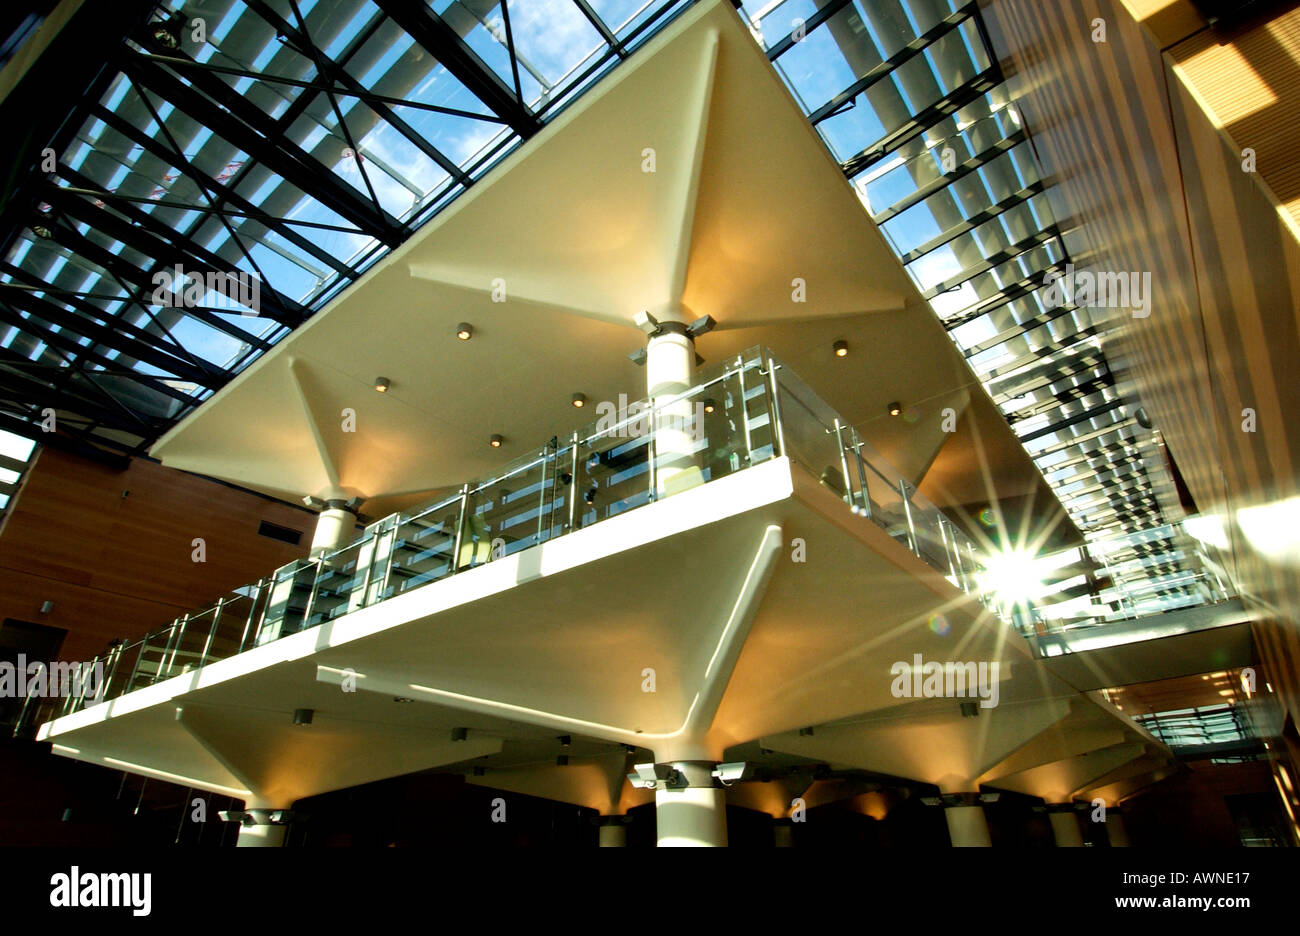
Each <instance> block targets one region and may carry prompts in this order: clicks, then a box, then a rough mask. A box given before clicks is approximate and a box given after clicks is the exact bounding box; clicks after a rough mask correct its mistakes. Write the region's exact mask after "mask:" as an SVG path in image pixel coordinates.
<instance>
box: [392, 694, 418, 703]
mask: <svg viewBox="0 0 1300 936" xmlns="http://www.w3.org/2000/svg"><path fill="white" fill-rule="evenodd" d="M393 701H394V702H414V701H415V700H414V699H408V698H407V697H406V696H400V695H395V696H393Z"/></svg>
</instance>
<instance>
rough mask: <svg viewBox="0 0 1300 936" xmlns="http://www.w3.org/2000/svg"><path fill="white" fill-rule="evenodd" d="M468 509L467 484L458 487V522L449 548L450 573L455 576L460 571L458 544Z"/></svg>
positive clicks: (463, 529) (461, 536)
mask: <svg viewBox="0 0 1300 936" xmlns="http://www.w3.org/2000/svg"><path fill="white" fill-rule="evenodd" d="M468 508H469V484H468V483H466V484H462V485H461V486H460V520H459V521H457V523H456V540H455V542H454V543H453V544H452V547H451V572H450V573H448V574H450V575H455V574H456V572H457V571H459V570H460V544H461V540H462V539H463V538H464V536H465V511H466V510H467V509H468Z"/></svg>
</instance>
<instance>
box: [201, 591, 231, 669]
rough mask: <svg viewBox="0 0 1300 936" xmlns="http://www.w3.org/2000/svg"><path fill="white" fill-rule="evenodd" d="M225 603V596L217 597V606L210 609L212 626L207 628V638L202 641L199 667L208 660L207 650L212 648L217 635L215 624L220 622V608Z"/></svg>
mask: <svg viewBox="0 0 1300 936" xmlns="http://www.w3.org/2000/svg"><path fill="white" fill-rule="evenodd" d="M225 604H226V599H225V597H221V598H218V599H217V606H216V608H215V609H213V611H212V626H211V627H210V628H208V639H207V640H205V641H204V642H203V652H202V653H200V654H199V666H200V667H201V666H203V664H204V663H206V662H207V661H208V651H209V650H210V649H212V640H213V638H214V637H216V635H217V625H218V624H219V623H220V622H221V609H222V608H223V607H225Z"/></svg>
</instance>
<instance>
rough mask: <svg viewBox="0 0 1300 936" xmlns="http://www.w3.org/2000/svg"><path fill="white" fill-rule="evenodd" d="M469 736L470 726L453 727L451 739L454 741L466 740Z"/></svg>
mask: <svg viewBox="0 0 1300 936" xmlns="http://www.w3.org/2000/svg"><path fill="white" fill-rule="evenodd" d="M468 737H469V729H468V728H453V729H451V740H453V741H464V740H465V739H466V738H468Z"/></svg>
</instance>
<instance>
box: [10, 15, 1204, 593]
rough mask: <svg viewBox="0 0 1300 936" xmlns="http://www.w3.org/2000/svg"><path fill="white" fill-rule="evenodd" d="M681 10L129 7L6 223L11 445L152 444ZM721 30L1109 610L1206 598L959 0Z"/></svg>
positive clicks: (1024, 143) (135, 447)
mask: <svg viewBox="0 0 1300 936" xmlns="http://www.w3.org/2000/svg"><path fill="white" fill-rule="evenodd" d="M691 5H692V4H691V3H685V2H678V3H671V2H661V3H654V2H650V3H642V2H636V0H626V2H619V0H602V2H597V0H590V2H583V0H547V2H538V3H528V4H523V3H515V4H500V3H492V2H490V0H482V2H469V0H466V2H452V0H437V2H434V3H431V4H425V3H419V2H401V0H375V2H371V0H329V2H327V0H241V2H232V0H203V2H201V3H176V2H173V3H171V4H170V5H169V8H170V9H173V10H175V11H177V19H178V20H179V21H181V25H183V26H184V27H185V28H180V29H176V30H174V31H173V33H172V35H173V36H175V37H176V39H177V41H175V42H169V41H168V36H167V34H166V30H163V29H159V28H158V27H159V25H160V24H159V23H157V22H152V23H151V22H148V13H147V10H146V11H145V13H144V15H142V16H141V17H140V19H139V22H138V23H137V24H134V25H133V27H132V29H131V31H130V33H129V34H128V35H127V36H126V37H125V39H124V41H123V42H122V43H121V44H120V48H115V49H114V50H113V53H112V56H111V58H110V61H109V62H108V63H107V64H106V66H105V68H104V70H103V72H102V73H101V74H100V75H99V76H98V77H97V78H96V80H95V81H94V82H92V83H91V84H90V86H89V88H88V89H87V91H86V93H85V95H84V98H83V100H82V101H81V103H80V104H79V105H78V107H77V109H76V110H75V111H74V112H73V113H72V115H71V117H70V118H69V119H68V120H67V121H65V122H64V123H63V124H62V125H61V126H60V128H59V131H58V134H57V135H56V142H57V143H58V145H57V147H56V149H57V154H58V165H57V167H56V169H55V171H54V172H53V173H52V174H50V175H49V176H48V177H46V176H44V175H42V176H40V177H39V179H37V180H36V181H35V182H34V183H33V184H32V185H31V186H29V188H28V189H27V190H25V194H26V195H27V196H28V197H29V199H30V201H31V205H32V213H30V214H29V215H28V216H27V217H26V219H25V222H26V223H25V226H19V227H18V228H16V229H14V230H12V231H10V230H8V229H6V230H5V231H4V232H0V233H3V234H4V235H5V236H7V237H8V238H9V239H8V242H7V245H6V251H5V259H4V261H3V263H2V264H0V410H2V413H0V415H4V416H5V417H6V419H7V420H11V421H7V422H6V423H5V425H6V426H7V427H9V426H12V425H15V424H18V425H22V424H26V425H28V426H30V425H31V423H32V422H34V421H37V420H38V419H39V413H40V411H41V410H42V409H43V408H45V407H52V408H54V409H55V410H57V411H58V413H59V414H60V418H61V420H62V422H63V425H64V427H65V429H67V430H68V431H70V432H71V433H72V434H74V435H75V436H78V437H80V438H81V439H83V440H85V441H88V442H93V443H95V444H97V445H108V446H116V447H118V448H121V449H125V450H127V451H141V450H143V449H145V448H147V447H148V446H149V445H150V444H151V443H152V442H153V441H154V440H156V439H157V438H158V437H159V436H161V435H162V434H163V433H165V432H166V431H167V430H168V429H169V428H170V427H172V426H174V425H175V424H176V422H177V421H178V420H180V419H181V418H182V417H184V416H185V415H186V414H188V413H190V412H192V411H194V408H195V407H196V406H197V405H198V404H199V403H201V402H203V401H204V400H206V399H208V398H209V397H210V396H211V395H212V394H213V393H215V392H217V391H218V390H220V389H221V388H222V387H224V386H226V385H227V384H229V383H230V382H231V380H232V379H234V378H235V377H236V376H237V375H239V374H240V373H241V372H243V371H244V370H245V369H247V368H248V366H249V365H250V364H251V363H253V362H254V361H256V360H258V359H259V358H261V357H262V356H263V355H264V354H266V352H268V351H269V350H271V349H272V348H273V347H274V346H275V345H276V344H277V343H278V342H279V341H281V340H282V339H283V338H284V337H286V336H287V335H288V334H290V333H291V332H292V331H294V330H295V329H297V328H298V327H299V326H300V325H302V324H303V323H305V322H307V321H308V320H309V319H310V318H311V317H312V316H313V315H314V313H316V312H317V311H319V310H320V309H322V308H323V307H324V306H325V305H326V304H327V303H329V302H330V301H331V300H334V299H336V298H337V297H338V296H340V294H341V293H342V292H343V291H344V290H345V289H346V288H347V287H348V286H349V285H351V284H353V283H355V282H356V281H357V280H358V279H360V278H361V276H362V275H363V274H364V273H365V272H366V271H367V270H369V269H371V268H373V267H375V266H376V264H378V263H379V262H380V261H381V260H383V258H384V257H386V256H388V255H389V254H390V252H391V251H392V250H394V249H395V248H398V247H400V246H401V245H402V244H404V243H405V242H406V241H407V240H408V239H409V238H410V237H411V236H412V234H413V233H414V232H415V230H416V229H417V228H418V227H419V226H420V225H422V224H424V223H425V222H426V221H428V220H429V219H431V218H433V217H436V216H437V215H438V214H439V212H441V211H442V210H443V209H445V208H447V207H448V206H449V205H453V204H455V203H456V201H457V200H458V197H459V196H460V195H461V194H463V193H465V192H472V191H473V190H474V188H475V186H476V185H477V184H478V182H479V180H481V179H484V177H485V176H487V175H489V174H490V172H491V170H492V169H493V168H494V167H495V166H497V165H498V164H500V163H501V162H502V161H503V160H504V159H505V158H506V157H507V156H508V155H509V154H510V153H511V152H512V151H514V150H515V149H516V148H517V147H518V146H519V145H520V144H521V143H523V142H525V141H527V140H528V139H530V138H532V137H534V136H536V135H537V134H538V133H539V132H541V131H542V130H543V128H544V127H545V126H546V125H547V124H549V123H550V122H551V121H552V120H553V119H554V118H555V117H556V116H557V115H560V114H562V113H563V112H564V110H565V107H566V106H567V105H569V104H572V103H573V102H574V101H576V100H579V95H580V94H581V93H582V92H583V91H585V90H587V89H589V88H590V87H592V86H594V85H596V84H597V82H598V80H600V79H601V78H602V76H604V75H605V74H606V73H607V72H609V73H610V74H611V76H613V75H617V74H618V69H617V67H616V66H618V65H619V63H620V62H621V61H622V60H623V59H625V58H628V57H632V56H634V52H635V50H636V49H637V48H638V47H640V46H641V45H644V44H645V42H647V41H648V40H649V39H650V38H651V37H652V36H653V35H654V34H655V33H657V32H658V31H660V30H661V29H662V28H663V27H664V26H665V25H667V24H668V23H670V22H671V21H672V20H673V19H674V18H675V17H677V16H678V15H680V13H681V12H683V11H684V10H685V9H686V8H687V7H689V6H691ZM124 8H125V7H124ZM742 14H743V15H744V16H745V17H746V18H747V19H748V21H749V23H750V25H751V26H752V29H753V31H754V33H755V35H756V37H757V38H759V41H760V45H761V47H762V48H763V49H764V51H765V52H766V54H767V58H768V59H769V60H770V62H771V63H772V66H773V68H774V70H775V73H776V74H777V75H779V76H780V78H781V79H782V80H783V81H784V82H785V84H786V86H787V87H788V89H789V91H790V92H791V94H792V95H793V97H794V99H795V100H796V102H797V103H798V105H799V107H800V108H801V109H802V111H803V113H804V114H805V116H806V117H807V120H808V122H809V124H810V125H811V126H812V127H814V128H815V129H816V131H817V133H818V134H819V135H820V138H821V140H822V141H823V142H824V144H825V147H826V149H827V151H828V152H829V153H830V155H831V157H832V158H833V160H834V161H835V162H836V163H838V164H839V166H840V169H841V171H842V173H843V175H844V176H845V177H846V178H847V179H849V180H850V182H851V183H852V185H853V186H854V188H855V189H856V190H857V191H858V193H859V195H860V198H861V202H862V205H863V208H864V216H865V217H869V218H870V219H871V220H872V221H873V222H874V223H875V224H876V225H878V226H879V229H880V231H881V232H882V233H883V235H884V238H885V239H886V241H887V242H888V243H889V244H890V246H892V247H893V250H894V253H895V254H896V255H897V256H898V258H899V259H900V260H901V261H902V262H903V266H904V269H905V270H906V271H907V273H908V274H909V275H910V277H911V280H912V283H913V284H914V286H915V289H916V290H917V291H919V293H920V294H921V295H922V296H923V297H924V298H925V299H926V300H928V301H929V303H930V305H931V307H932V309H933V313H934V316H935V318H936V321H938V322H940V323H941V324H942V326H943V328H944V329H945V330H946V331H947V333H948V335H949V337H951V339H952V341H953V343H954V346H955V347H956V348H957V349H958V350H959V351H960V353H961V354H962V355H963V356H964V357H965V358H966V359H967V361H968V362H969V364H970V366H971V368H972V369H973V370H974V371H975V373H976V375H977V376H978V377H979V380H980V382H981V383H982V384H983V385H984V387H985V389H986V390H987V391H988V394H989V396H991V398H992V401H993V403H994V404H996V406H997V407H998V408H999V409H1000V410H1001V411H1002V413H1003V415H1004V416H1005V418H1006V420H1007V422H1008V423H1009V424H1010V425H1011V427H1012V428H1013V429H1014V431H1015V433H1016V435H1017V436H1018V437H1019V439H1020V442H1021V443H1022V444H1023V446H1024V449H1025V450H1026V451H1027V452H1028V453H1029V454H1030V455H1031V456H1032V457H1033V459H1034V462H1035V463H1036V464H1037V466H1038V468H1039V469H1040V470H1041V471H1042V472H1043V475H1044V476H1045V478H1046V481H1047V483H1049V484H1050V485H1051V486H1052V488H1053V489H1054V490H1055V492H1056V494H1057V495H1058V496H1059V497H1060V498H1061V499H1062V501H1063V502H1064V504H1065V506H1066V508H1067V510H1068V511H1069V513H1070V515H1071V518H1072V519H1073V520H1074V522H1075V524H1076V525H1077V526H1078V528H1079V529H1080V530H1081V531H1083V533H1084V534H1085V536H1086V537H1087V538H1088V540H1089V543H1090V546H1091V547H1092V551H1093V555H1094V557H1101V556H1104V557H1105V560H1106V564H1107V565H1108V571H1109V573H1110V575H1111V576H1112V580H1113V581H1114V582H1115V583H1116V584H1119V585H1122V586H1123V593H1124V597H1123V598H1120V597H1119V596H1116V595H1114V594H1112V595H1111V601H1112V604H1113V605H1116V606H1119V607H1122V608H1124V607H1126V613H1130V614H1133V613H1147V612H1152V611H1160V610H1168V609H1171V608H1177V607H1182V606H1186V605H1189V604H1196V603H1199V602H1201V601H1204V600H1205V597H1206V595H1207V588H1206V582H1207V579H1206V572H1205V571H1204V570H1203V569H1202V568H1201V567H1200V564H1199V563H1198V562H1197V560H1196V557H1195V555H1194V544H1192V543H1191V541H1189V540H1188V539H1187V537H1185V536H1183V535H1182V534H1181V532H1180V531H1179V526H1178V523H1177V521H1176V518H1173V517H1170V516H1168V515H1167V513H1166V511H1165V509H1164V508H1163V507H1162V505H1161V502H1160V501H1159V500H1158V498H1157V494H1158V493H1159V492H1161V491H1162V489H1164V488H1167V487H1168V485H1169V479H1168V476H1167V472H1166V470H1165V467H1164V465H1163V463H1162V460H1161V456H1160V454H1159V449H1158V447H1157V445H1156V442H1155V440H1154V437H1153V434H1152V433H1151V432H1150V431H1146V430H1144V429H1143V428H1141V427H1140V426H1139V424H1138V421H1137V415H1136V413H1135V412H1133V408H1132V407H1131V406H1130V405H1129V404H1127V403H1126V402H1125V400H1124V399H1123V398H1122V397H1121V396H1120V394H1119V393H1118V392H1117V390H1116V386H1115V378H1114V375H1113V374H1112V372H1111V370H1110V368H1109V366H1108V364H1107V360H1106V354H1105V339H1106V335H1107V328H1108V325H1107V322H1106V321H1104V320H1102V319H1100V318H1098V317H1097V314H1096V311H1097V310H1092V309H1085V308H1073V307H1071V306H1069V305H1066V306H1062V307H1052V306H1050V305H1049V304H1048V303H1047V302H1045V301H1044V296H1043V293H1044V289H1043V288H1042V287H1043V285H1044V279H1045V277H1046V276H1047V275H1048V274H1049V273H1051V272H1053V271H1058V270H1061V269H1062V268H1063V267H1064V264H1066V263H1067V262H1069V260H1070V257H1069V256H1068V255H1067V253H1066V250H1065V247H1064V244H1063V242H1062V236H1061V231H1060V230H1059V229H1058V227H1057V225H1056V222H1055V219H1054V218H1053V216H1052V212H1051V209H1050V207H1049V206H1048V203H1047V199H1046V195H1045V191H1044V190H1045V183H1044V181H1043V180H1042V179H1040V178H1039V175H1038V172H1037V169H1036V162H1035V159H1034V156H1033V153H1032V141H1031V139H1030V137H1029V134H1028V129H1027V128H1026V127H1023V126H1021V123H1020V119H1019V115H1018V114H1017V111H1016V108H1015V105H1014V102H1013V101H1012V100H1010V98H1009V96H1008V89H1007V86H1006V84H1005V82H1004V80H1003V76H1002V74H1001V71H1000V69H999V66H998V64H997V62H996V61H995V60H994V59H993V57H992V55H991V52H990V47H989V42H988V37H987V35H986V32H985V30H984V28H983V24H982V22H981V20H980V17H979V15H978V11H977V9H976V6H975V4H966V5H961V4H957V3H953V2H942V0H932V2H921V0H910V2H903V0H892V2H873V3H869V4H868V3H862V2H846V0H829V2H824V3H815V2H811V0H786V2H777V3H765V4H760V3H757V2H750V3H748V4H745V5H744V6H743V9H742ZM194 17H202V18H203V21H204V27H205V32H206V35H205V36H204V37H203V39H204V41H202V42H200V41H197V40H196V39H195V37H194V34H193V33H192V31H191V28H190V27H191V26H192V23H193V19H194ZM172 46H175V47H172ZM754 157H755V152H754V151H751V152H750V153H749V158H750V159H754ZM945 162H946V163H947V166H945ZM949 167H952V168H951V171H947V172H945V171H944V169H945V168H949ZM791 194H793V196H794V197H796V198H797V197H798V195H799V191H798V188H797V186H796V188H795V190H794V191H793V192H792V193H791ZM47 235H48V236H47ZM176 263H181V264H183V265H184V266H185V267H186V268H187V269H195V270H205V269H214V268H215V269H221V270H230V269H233V270H238V271H242V272H246V273H250V274H258V275H259V276H260V278H261V281H262V293H261V297H262V303H261V304H262V308H261V314H260V315H258V316H248V315H244V314H241V312H240V311H239V310H231V309H228V308H227V309H223V308H218V307H216V306H207V307H204V306H200V307H199V308H188V309H177V308H168V307H162V306H158V305H151V304H150V301H149V300H150V298H151V296H150V291H151V290H152V288H153V286H154V283H155V281H154V280H153V279H152V275H153V274H154V273H155V272H157V271H159V270H164V269H171V268H173V267H174V266H175V264H176ZM212 299H215V297H214V296H211V295H209V296H208V297H205V300H212ZM611 327H613V326H611ZM774 327H775V326H774ZM718 337H719V338H721V337H722V336H721V335H719V336H718ZM737 337H739V336H737ZM822 337H826V336H822V335H818V336H817V338H818V340H819V341H820V340H821V338H822ZM613 343H615V342H611V347H612V344H613ZM724 350H726V351H727V352H728V353H729V351H730V348H725V349H724ZM792 363H793V364H794V366H795V367H796V369H798V363H799V362H798V361H794V362H792ZM308 379H309V380H310V378H308ZM981 399H982V396H981ZM538 426H539V427H543V426H546V424H545V423H539V424H538ZM992 467H993V468H994V470H996V468H997V466H992ZM985 470H986V471H987V470H989V466H985Z"/></svg>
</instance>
